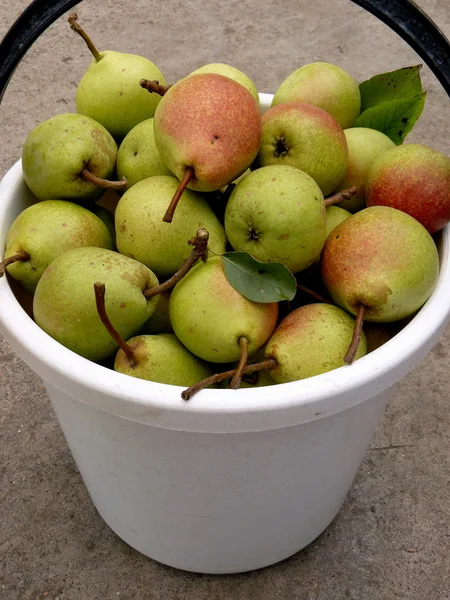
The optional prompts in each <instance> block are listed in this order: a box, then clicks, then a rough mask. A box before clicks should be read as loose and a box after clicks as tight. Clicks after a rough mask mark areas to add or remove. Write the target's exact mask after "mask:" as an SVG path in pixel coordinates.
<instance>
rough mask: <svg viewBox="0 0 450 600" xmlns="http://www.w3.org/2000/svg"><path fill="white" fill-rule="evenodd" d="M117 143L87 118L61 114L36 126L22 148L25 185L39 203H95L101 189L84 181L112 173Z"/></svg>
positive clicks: (104, 130)
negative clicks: (89, 175) (59, 201)
mask: <svg viewBox="0 0 450 600" xmlns="http://www.w3.org/2000/svg"><path fill="white" fill-rule="evenodd" d="M116 155H117V144H116V142H115V141H114V139H113V138H112V136H111V135H110V134H109V133H108V131H107V130H106V129H105V128H104V127H103V125H100V123H97V122H96V121H94V120H93V119H91V118H90V117H86V116H84V115H77V114H70V113H69V114H62V115H57V116H56V117H52V118H51V119H48V120H47V121H44V122H43V123H40V124H39V125H37V126H36V127H35V128H34V129H33V130H32V131H31V132H30V133H29V134H28V136H27V139H26V140H25V143H24V145H23V149H22V169H23V176H24V179H25V182H26V184H27V185H28V187H29V188H30V190H31V191H32V192H33V194H34V195H35V196H36V198H38V199H39V200H53V199H60V200H74V201H79V202H83V201H87V200H96V199H98V198H99V197H100V196H101V195H102V194H103V193H104V190H103V189H102V188H101V187H98V186H97V185H95V184H94V183H92V181H90V180H88V179H86V172H85V171H86V170H87V171H88V172H89V173H91V174H92V175H94V176H95V177H99V178H101V179H102V180H108V179H109V178H110V177H111V176H112V175H113V173H114V165H115V162H116Z"/></svg>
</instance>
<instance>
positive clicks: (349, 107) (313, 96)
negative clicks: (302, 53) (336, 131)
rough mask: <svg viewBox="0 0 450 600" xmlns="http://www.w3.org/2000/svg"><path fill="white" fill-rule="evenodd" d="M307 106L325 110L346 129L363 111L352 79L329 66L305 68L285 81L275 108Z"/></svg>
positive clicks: (276, 95)
mask: <svg viewBox="0 0 450 600" xmlns="http://www.w3.org/2000/svg"><path fill="white" fill-rule="evenodd" d="M287 102H305V103H307V104H313V105H314V106H318V107H319V108H321V109H322V110H325V111H326V112H327V113H329V114H330V115H331V116H332V117H334V118H335V119H336V121H337V122H338V123H339V124H340V125H341V127H342V128H343V129H347V128H348V127H352V126H353V123H354V122H355V121H356V119H357V117H358V116H359V112H360V110H361V94H360V91H359V87H358V84H357V83H356V81H355V80H354V79H353V77H352V76H351V75H350V74H349V73H347V71H344V69H341V67H338V66H337V65H333V64H331V63H327V62H315V63H311V64H309V65H304V66H303V67H300V68H299V69H297V70H296V71H294V72H293V73H292V74H291V75H289V77H288V78H287V79H286V80H285V81H283V83H282V84H281V85H280V87H279V88H278V89H277V91H276V92H275V95H274V97H273V101H272V106H276V105H277V104H285V103H287Z"/></svg>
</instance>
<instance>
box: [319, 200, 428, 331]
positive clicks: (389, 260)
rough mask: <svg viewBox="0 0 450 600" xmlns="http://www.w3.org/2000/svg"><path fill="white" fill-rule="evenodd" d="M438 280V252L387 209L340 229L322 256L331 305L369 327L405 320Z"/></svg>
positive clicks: (417, 228)
mask: <svg viewBox="0 0 450 600" xmlns="http://www.w3.org/2000/svg"><path fill="white" fill-rule="evenodd" d="M438 274H439V259H438V253H437V249H436V246H435V243H434V241H433V238H432V237H431V235H430V234H429V233H428V232H427V230H426V229H425V227H423V225H421V224H420V223H419V222H418V221H416V220H415V219H413V218H412V217H410V216H409V215H407V214H406V213H403V212H401V211H399V210H396V209H394V208H389V207H385V206H375V207H373V208H366V209H364V210H362V211H360V212H358V213H356V214H355V215H353V216H352V217H351V218H350V219H347V220H346V221H344V222H343V223H341V224H340V225H338V226H337V227H336V228H335V229H334V230H333V232H332V235H330V236H329V237H328V239H327V241H326V243H325V247H324V249H323V252H322V277H323V281H324V283H325V285H326V287H327V289H328V291H329V293H330V295H331V296H332V298H333V300H334V301H335V302H336V304H337V305H338V306H340V307H341V308H343V309H345V310H346V311H348V312H349V313H351V314H353V315H357V314H361V313H363V315H362V316H363V318H364V319H366V320H367V321H375V322H390V321H397V320H399V319H403V318H404V317H407V316H409V315H410V314H412V313H413V312H415V311H416V310H418V309H419V308H420V307H421V306H422V305H423V304H424V302H425V301H426V300H427V299H428V297H429V296H430V294H431V293H432V291H433V289H434V287H435V285H436V281H437V278H438Z"/></svg>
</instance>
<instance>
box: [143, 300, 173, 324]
mask: <svg viewBox="0 0 450 600" xmlns="http://www.w3.org/2000/svg"><path fill="white" fill-rule="evenodd" d="M169 299H170V291H168V292H161V293H160V294H158V296H157V297H156V306H155V310H154V312H153V314H152V316H151V317H150V318H149V319H147V321H146V322H145V323H144V326H143V327H142V330H141V333H144V334H147V333H151V334H157V333H172V331H173V327H172V323H171V322H170V317H169Z"/></svg>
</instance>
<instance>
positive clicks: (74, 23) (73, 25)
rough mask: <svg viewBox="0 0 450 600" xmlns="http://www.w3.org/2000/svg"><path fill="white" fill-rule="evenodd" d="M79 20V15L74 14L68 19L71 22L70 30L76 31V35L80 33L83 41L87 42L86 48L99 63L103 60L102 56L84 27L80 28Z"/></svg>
mask: <svg viewBox="0 0 450 600" xmlns="http://www.w3.org/2000/svg"><path fill="white" fill-rule="evenodd" d="M77 19H78V15H77V13H73V14H72V15H70V17H69V18H68V19H67V21H68V22H69V25H70V29H72V31H75V33H78V35H79V36H81V37H82V38H83V40H84V41H85V42H86V46H87V47H88V48H89V50H90V52H91V54H92V56H93V57H94V58H95V60H96V61H97V62H98V61H99V60H101V58H102V57H101V54H100V52H99V51H98V50H97V48H96V47H95V46H94V43H93V42H92V40H91V38H90V37H89V36H88V34H87V33H86V32H85V31H84V29H83V28H82V27H80V25H78V23H77Z"/></svg>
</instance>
